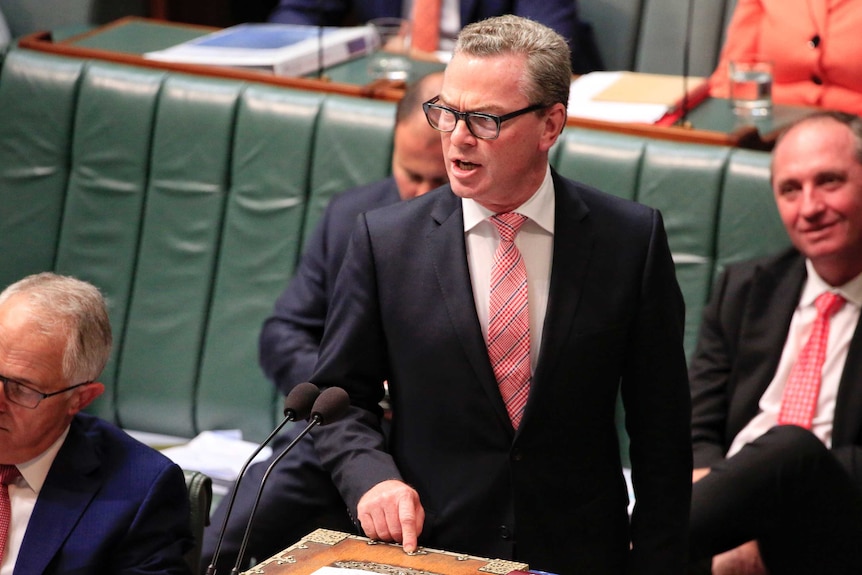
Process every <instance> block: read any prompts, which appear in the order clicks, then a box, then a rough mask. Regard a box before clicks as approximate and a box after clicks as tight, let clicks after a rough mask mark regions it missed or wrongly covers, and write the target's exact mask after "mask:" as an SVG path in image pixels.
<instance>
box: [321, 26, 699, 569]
mask: <svg viewBox="0 0 862 575" xmlns="http://www.w3.org/2000/svg"><path fill="white" fill-rule="evenodd" d="M570 82H571V69H570V67H569V52H568V48H567V46H566V43H565V40H564V39H563V38H562V37H560V36H559V35H558V34H556V33H555V32H553V31H552V30H550V29H549V28H547V27H545V26H542V25H541V24H538V23H535V22H532V21H530V20H527V19H523V18H519V17H516V16H503V17H500V18H493V19H489V20H486V21H484V22H480V23H477V24H472V25H470V26H467V27H465V28H464V30H463V31H462V33H461V35H460V36H459V39H458V43H457V45H456V47H455V52H454V56H453V58H452V61H451V62H450V63H449V65H448V66H447V69H446V71H445V75H444V79H443V86H442V89H441V92H440V95H439V96H438V97H435V98H432V99H431V100H429V101H428V102H426V104H425V109H426V116H427V118H428V121H429V122H430V124H431V125H432V126H433V127H435V128H436V129H438V130H439V131H440V132H442V134H441V138H442V143H443V154H444V157H445V159H446V168H447V170H448V173H449V180H450V185H449V186H444V187H443V188H441V189H438V190H434V191H432V192H430V193H428V194H426V195H424V196H422V197H420V198H417V199H416V200H413V201H411V202H405V203H400V204H396V205H393V206H389V207H386V208H381V209H379V210H374V211H372V212H368V213H366V214H365V215H364V216H360V218H359V220H358V221H357V226H356V228H355V230H354V233H353V237H352V239H351V244H350V247H349V248H348V253H347V256H346V258H345V263H344V265H343V267H342V268H341V271H340V272H339V276H338V279H337V281H336V286H335V291H334V294H333V302H332V306H331V308H330V313H329V315H328V317H327V321H326V327H325V330H324V337H323V342H322V344H321V350H320V359H319V360H318V363H317V366H316V368H315V373H314V375H313V376H312V381H313V382H314V383H316V384H319V385H321V386H331V385H337V386H342V387H344V388H345V389H346V390H347V391H348V393H349V394H350V396H351V401H352V406H351V410H350V412H349V413H348V415H347V417H346V418H345V419H343V420H341V421H340V422H337V423H335V424H333V425H331V426H329V427H326V428H320V430H319V432H316V433H315V445H316V447H317V451H318V454H319V455H320V456H321V460H322V461H323V463H324V465H325V466H326V467H327V468H328V469H329V470H330V471H331V473H332V476H333V479H334V481H335V484H336V486H337V487H338V489H339V491H340V493H341V495H342V496H343V497H344V499H345V501H346V503H347V505H348V508H349V509H350V510H351V512H352V513H353V514H354V517H355V518H356V520H357V521H358V522H359V523H360V524H361V526H362V529H363V530H364V532H365V533H366V534H367V535H368V536H369V537H371V538H375V539H382V540H395V541H398V542H402V543H403V545H404V549H405V550H406V551H413V550H415V548H416V546H417V538H418V542H419V543H421V544H424V545H427V546H429V547H436V548H442V549H449V550H453V551H459V552H465V553H470V554H474V555H480V556H485V557H498V558H505V559H515V560H519V561H524V562H527V563H529V564H530V566H531V567H533V568H536V569H543V570H547V571H552V572H556V573H561V574H569V573H590V574H591V575H595V574H622V573H662V574H674V573H682V572H684V566H685V553H686V532H687V522H688V504H689V494H690V487H691V481H690V474H691V446H690V435H689V433H690V425H689V423H690V400H689V397H690V396H689V389H688V380H687V376H686V366H685V358H684V354H683V348H682V331H683V316H684V310H683V302H682V297H681V294H680V290H679V287H678V285H677V282H676V279H675V276H674V268H673V262H672V260H671V256H670V252H669V249H668V246H667V238H666V235H665V232H664V228H663V224H662V219H661V216H660V214H659V213H658V212H657V211H656V210H654V209H651V208H649V207H646V206H643V205H639V204H636V203H633V202H628V201H624V200H621V199H618V198H615V197H613V196H611V195H607V194H604V193H601V192H598V191H596V190H594V189H591V188H588V187H586V186H583V185H581V184H577V183H575V182H572V181H569V180H566V179H564V178H562V177H560V176H558V175H557V174H556V173H554V172H553V171H552V170H551V168H550V166H549V164H548V151H549V150H550V149H551V147H552V146H553V144H554V143H555V142H556V140H557V138H558V136H559V134H560V132H561V130H562V129H563V127H564V125H565V122H566V104H567V101H568V93H569V85H570ZM513 232H514V233H513ZM513 235H514V239H512V236H513ZM492 284H493V285H492ZM384 381H388V382H389V390H390V395H391V403H392V421H391V423H392V432H391V438H390V441H389V444H388V446H387V445H386V443H385V441H384V436H383V434H382V432H381V410H380V407H379V402H380V400H381V398H382V397H383V393H384V387H383V382H384ZM619 389H621V391H622V398H623V402H624V406H625V409H626V425H627V430H628V433H629V435H630V436H631V460H632V466H633V478H634V488H635V492H636V493H637V504H636V506H635V509H634V515H633V517H632V519H631V524H630V523H629V517H628V515H627V511H626V506H627V503H628V501H627V496H626V485H625V480H624V477H623V473H622V467H621V464H620V455H619V445H618V438H617V435H616V432H615V425H614V411H615V410H614V406H615V398H616V397H617V392H618V390H619Z"/></svg>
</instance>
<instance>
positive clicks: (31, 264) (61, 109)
mask: <svg viewBox="0 0 862 575" xmlns="http://www.w3.org/2000/svg"><path fill="white" fill-rule="evenodd" d="M81 70H82V64H81V62H79V61H77V60H68V59H66V58H57V57H49V56H44V55H41V54H32V53H29V52H22V51H14V50H13V51H12V52H10V53H9V54H8V55H7V56H6V58H5V60H4V62H3V69H2V71H0V80H5V79H6V78H10V79H11V81H0V114H2V118H3V119H2V121H0V289H2V288H5V287H6V286H7V285H9V284H11V283H13V282H14V281H16V280H18V279H20V278H22V277H24V276H26V275H29V274H31V273H35V272H39V271H43V270H50V269H53V268H54V260H55V257H56V249H57V241H58V237H59V233H60V217H61V214H62V211H63V202H64V197H65V193H66V183H67V180H68V177H69V174H68V171H67V169H66V167H67V166H68V165H69V161H70V160H69V153H70V150H71V143H72V142H71V140H72V129H73V125H74V120H75V105H76V103H77V95H78V90H77V88H78V80H79V78H80V76H81Z"/></svg>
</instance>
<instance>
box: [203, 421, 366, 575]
mask: <svg viewBox="0 0 862 575" xmlns="http://www.w3.org/2000/svg"><path fill="white" fill-rule="evenodd" d="M304 427H305V425H304V424H303V425H295V426H294V427H291V428H289V429H287V430H286V431H283V432H282V433H281V434H279V435H278V436H277V437H276V438H275V439H274V440H273V442H272V444H271V445H272V449H273V455H272V457H271V458H270V459H269V460H267V461H264V462H261V463H255V464H254V465H251V466H250V467H249V468H248V470H246V475H245V477H244V478H243V479H242V481H241V482H240V484H239V489H238V490H236V488H235V487H234V488H233V489H231V492H230V493H228V494H227V495H226V496H225V497H224V498H223V499H222V500H221V502H220V503H219V505H218V507H217V508H216V509H215V511H214V512H213V515H212V517H211V520H210V525H209V526H208V527H207V528H206V531H205V532H204V540H203V551H202V554H201V563H202V565H201V573H206V571H207V567H208V566H209V565H210V563H211V562H212V559H213V554H214V552H215V547H216V543H217V540H218V535H219V531H220V530H221V527H222V524H223V523H224V517H225V513H226V511H227V504H228V501H229V499H230V497H231V494H232V493H233V491H234V490H236V500H235V502H234V505H233V509H232V511H231V514H230V518H229V519H228V523H227V528H226V529H225V536H224V540H223V542H222V545H221V549H220V551H219V556H218V560H217V562H216V564H215V569H216V571H215V572H216V574H217V575H228V574H229V573H230V572H231V569H233V566H234V565H235V564H236V560H237V555H238V553H239V548H240V545H241V543H242V538H243V534H244V533H245V529H246V525H247V524H248V520H249V517H250V516H251V512H252V508H253V506H254V501H255V499H256V498H257V492H258V489H259V487H260V484H261V479H262V478H263V475H264V473H266V470H267V468H268V467H269V465H270V463H271V462H272V461H273V460H274V459H275V458H276V457H277V456H278V455H279V454H280V453H281V452H282V451H283V450H284V448H285V447H287V446H288V444H289V443H290V442H291V441H293V439H294V438H295V437H296V436H297V435H298V434H299V433H300V432H301V431H302V429H303V428H304ZM319 527H324V528H327V529H334V530H336V531H344V532H347V533H355V532H356V528H355V527H354V526H353V522H352V521H351V520H350V516H349V514H348V512H347V507H346V505H345V503H344V501H343V500H342V498H341V496H340V495H339V493H338V490H337V489H336V488H335V485H333V483H332V479H331V477H330V475H329V473H328V472H327V471H326V470H325V469H324V468H323V466H322V465H321V463H320V460H319V459H318V457H317V452H316V451H315V450H314V442H313V441H312V440H311V437H310V436H305V437H304V438H302V439H301V440H300V441H299V443H297V444H296V445H295V446H294V448H293V449H292V450H291V451H290V453H288V454H287V455H286V456H285V457H284V458H283V459H282V460H281V461H279V462H278V464H276V467H275V468H273V471H272V473H270V475H269V478H268V479H267V482H266V485H265V486H264V490H263V492H262V494H261V498H260V503H259V505H258V508H257V511H256V512H255V515H254V523H253V524H252V529H251V532H250V535H249V539H248V546H247V547H246V552H245V555H244V557H243V561H242V562H241V564H240V571H244V570H245V569H247V568H248V566H249V564H250V560H251V559H254V560H255V562H260V561H263V560H265V559H268V558H269V557H272V556H273V555H275V554H276V553H278V552H279V551H282V550H283V549H285V548H287V547H289V546H290V545H292V544H293V543H296V542H297V541H298V540H299V539H301V538H302V537H303V536H304V535H306V534H307V533H309V532H311V531H314V530H315V529H317V528H319Z"/></svg>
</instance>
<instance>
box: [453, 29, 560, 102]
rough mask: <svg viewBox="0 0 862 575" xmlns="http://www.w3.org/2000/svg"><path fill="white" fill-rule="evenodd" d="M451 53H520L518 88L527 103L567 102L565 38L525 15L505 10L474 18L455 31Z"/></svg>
mask: <svg viewBox="0 0 862 575" xmlns="http://www.w3.org/2000/svg"><path fill="white" fill-rule="evenodd" d="M454 54H455V55H457V54H465V55H469V56H477V57H480V58H487V57H491V56H500V55H506V54H520V55H523V56H525V57H526V59H527V64H526V66H527V76H526V78H525V79H524V80H525V81H524V83H523V85H522V86H521V92H522V93H523V94H524V96H525V97H526V98H527V100H528V101H529V102H530V103H531V104H543V105H545V106H550V105H552V104H556V103H558V102H559V103H560V104H562V105H563V106H568V102H569V88H570V86H571V83H572V63H571V55H570V51H569V45H568V43H567V42H566V39H565V38H563V37H562V36H560V35H559V34H558V33H557V32H555V31H554V30H552V29H550V28H548V27H547V26H544V25H542V24H539V23H538V22H534V21H533V20H530V19H528V18H522V17H520V16H513V15H511V14H507V15H504V16H497V17H495V18H488V19H486V20H482V21H479V22H474V23H472V24H468V25H467V26H465V27H464V28H463V29H462V30H461V33H460V34H459V35H458V40H457V42H456V43H455V50H454Z"/></svg>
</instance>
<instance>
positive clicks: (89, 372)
mask: <svg viewBox="0 0 862 575" xmlns="http://www.w3.org/2000/svg"><path fill="white" fill-rule="evenodd" d="M110 351H111V326H110V323H109V321H108V314H107V310H106V307H105V301H104V299H103V298H102V295H101V294H100V293H99V291H98V290H97V289H96V288H95V287H94V286H92V285H90V284H88V283H86V282H83V281H80V280H77V279H74V278H70V277H64V276H58V275H55V274H52V273H43V274H38V275H34V276H29V277H27V278H25V279H23V280H21V281H19V282H17V283H15V284H13V285H11V286H9V287H8V288H6V289H5V290H4V291H3V292H2V293H0V381H2V393H0V574H2V575H10V574H12V573H13V572H14V573H40V574H61V573H94V574H95V573H111V574H119V573H130V574H131V573H135V574H145V573H152V574H157V573H158V574H187V573H189V566H188V565H187V563H186V560H185V558H184V554H185V552H186V551H187V550H188V549H190V548H191V547H192V543H193V541H192V535H191V531H190V528H189V517H190V515H189V505H188V495H187V490H186V485H185V480H184V478H183V473H182V471H181V470H180V469H179V467H177V466H176V465H174V464H173V463H171V462H170V461H169V460H168V459H167V458H166V457H164V456H163V455H161V454H159V453H158V452H157V451H155V450H153V449H151V448H149V447H147V446H145V445H143V444H142V443H139V442H138V441H136V440H134V439H132V438H131V437H129V436H128V435H126V434H125V433H124V432H123V431H121V430H119V429H117V428H116V427H114V426H112V425H110V424H108V423H106V422H104V421H102V420H100V419H98V418H96V417H93V416H90V415H86V414H83V413H80V411H81V410H82V409H84V408H85V407H87V406H88V405H89V404H90V403H91V402H92V401H93V400H94V399H96V398H97V397H98V396H99V395H101V393H102V392H103V391H104V386H103V385H102V384H101V383H98V382H96V381H95V380H96V378H97V377H99V374H100V373H101V372H102V369H103V368H104V366H105V363H106V362H107V361H108V356H109V354H110Z"/></svg>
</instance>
